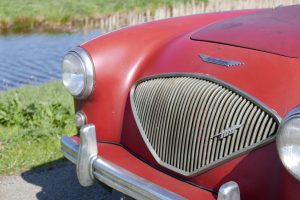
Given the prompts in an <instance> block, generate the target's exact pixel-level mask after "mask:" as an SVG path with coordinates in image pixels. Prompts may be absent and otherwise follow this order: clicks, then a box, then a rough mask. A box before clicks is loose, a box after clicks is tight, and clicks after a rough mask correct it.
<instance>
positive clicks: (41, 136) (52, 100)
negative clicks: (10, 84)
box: [0, 82, 75, 174]
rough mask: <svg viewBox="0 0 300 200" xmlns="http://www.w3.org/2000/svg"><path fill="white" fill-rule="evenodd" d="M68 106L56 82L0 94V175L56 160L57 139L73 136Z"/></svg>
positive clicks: (69, 99) (66, 97)
mask: <svg viewBox="0 0 300 200" xmlns="http://www.w3.org/2000/svg"><path fill="white" fill-rule="evenodd" d="M72 102H73V100H72V97H71V96H70V95H69V94H68V93H67V91H65V89H64V88H63V86H62V84H61V83H58V82H52V83H48V84H45V85H41V86H25V87H23V88H19V89H14V90H10V91H7V92H2V93H0V174H12V173H16V172H20V171H21V170H25V169H29V168H32V167H35V166H38V165H41V164H44V163H46V162H51V161H53V160H56V159H58V158H60V157H61V156H62V155H61V153H60V149H59V138H60V136H61V135H62V134H72V133H74V132H75V127H74V125H73V124H74V123H73V120H74V119H73V113H74V109H73V103H72Z"/></svg>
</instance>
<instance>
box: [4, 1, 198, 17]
mask: <svg viewBox="0 0 300 200" xmlns="http://www.w3.org/2000/svg"><path fill="white" fill-rule="evenodd" d="M194 1H195V2H203V1H204V0H194ZM178 2H179V3H180V2H182V3H186V2H191V0H85V1H84V0H78V1H74V0H63V1H60V0H52V1H51V0H44V1H39V0H14V1H11V0H1V1H0V19H5V20H16V19H17V18H18V17H26V18H28V17H39V18H44V19H47V20H50V21H57V22H62V21H68V20H70V18H72V17H78V16H92V15H94V14H112V13H114V12H123V11H125V12H126V11H127V12H128V11H132V10H142V9H152V10H153V9H156V8H158V7H159V6H172V5H173V4H174V3H178ZM0 21H1V20H0Z"/></svg>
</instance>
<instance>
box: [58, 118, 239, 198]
mask: <svg viewBox="0 0 300 200" xmlns="http://www.w3.org/2000/svg"><path fill="white" fill-rule="evenodd" d="M61 149H62V152H63V154H64V156H65V157H66V158H67V159H68V160H70V161H71V162H72V163H74V164H75V165H76V172H77V177H78V180H79V183H80V184H81V185H82V186H85V187H87V186H91V185H92V184H93V183H94V182H95V180H96V179H97V180H99V181H101V182H102V183H104V184H106V185H108V186H109V187H111V188H113V189H115V190H118V191H120V192H122V193H124V194H126V195H128V196H130V197H133V198H135V199H172V200H173V199H174V200H176V199H186V198H185V197H183V196H180V195H178V194H176V193H174V192H172V191H169V190H167V189H165V188H163V187H161V186H159V185H157V184H155V183H152V182H150V181H148V180H146V179H144V178H142V177H140V176H137V175H135V174H133V173H131V172H129V171H128V170H126V169H124V168H122V167H120V166H118V165H116V164H114V163H112V162H110V161H108V160H106V159H104V158H102V157H101V156H98V148H97V140H96V131H95V126H94V125H92V124H89V125H84V126H83V127H82V128H81V129H80V144H78V143H77V142H76V141H74V140H73V139H72V138H71V137H69V136H63V137H62V138H61ZM199 199H201V197H199ZM239 199H240V191H239V187H238V185H237V184H236V183H235V182H232V181H231V182H228V183H225V184H224V185H222V186H221V187H220V189H219V193H218V200H239Z"/></svg>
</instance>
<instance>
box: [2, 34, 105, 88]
mask: <svg viewBox="0 0 300 200" xmlns="http://www.w3.org/2000/svg"><path fill="white" fill-rule="evenodd" d="M100 34H101V32H100V31H91V32H89V33H72V34H27V35H26V34H25V35H20V34H18V35H7V36H0V91H3V90H7V89H9V88H15V87H20V86H22V85H27V84H34V85H36V84H40V83H45V82H48V81H50V80H56V79H60V78H61V61H62V58H63V56H64V54H65V53H66V52H67V51H68V50H70V49H72V48H73V47H74V46H76V45H79V44H81V43H83V42H86V41H88V40H90V39H92V38H94V37H96V36H99V35H100Z"/></svg>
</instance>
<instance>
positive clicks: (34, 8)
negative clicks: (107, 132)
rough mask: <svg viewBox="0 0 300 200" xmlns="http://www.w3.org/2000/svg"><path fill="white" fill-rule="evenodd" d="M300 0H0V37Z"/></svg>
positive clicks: (111, 27)
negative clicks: (2, 35)
mask: <svg viewBox="0 0 300 200" xmlns="http://www.w3.org/2000/svg"><path fill="white" fill-rule="evenodd" d="M299 3H300V0H272V1H270V0H260V1H258V0H234V1H233V0H109V1H106V0H85V1H84V0H78V1H76V0H62V1H60V0H43V1H39V0H13V1H12V0H1V1H0V34H8V33H30V32H75V31H82V30H83V31H89V30H91V29H98V28H99V29H101V30H103V31H110V30H114V29H117V28H120V27H124V26H128V25H135V24H139V23H143V22H147V21H152V20H158V19H164V18H168V17H177V16H182V15H190V14H198V13H207V12H218V11H227V10H240V9H252V8H274V7H276V6H279V5H293V4H299Z"/></svg>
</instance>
